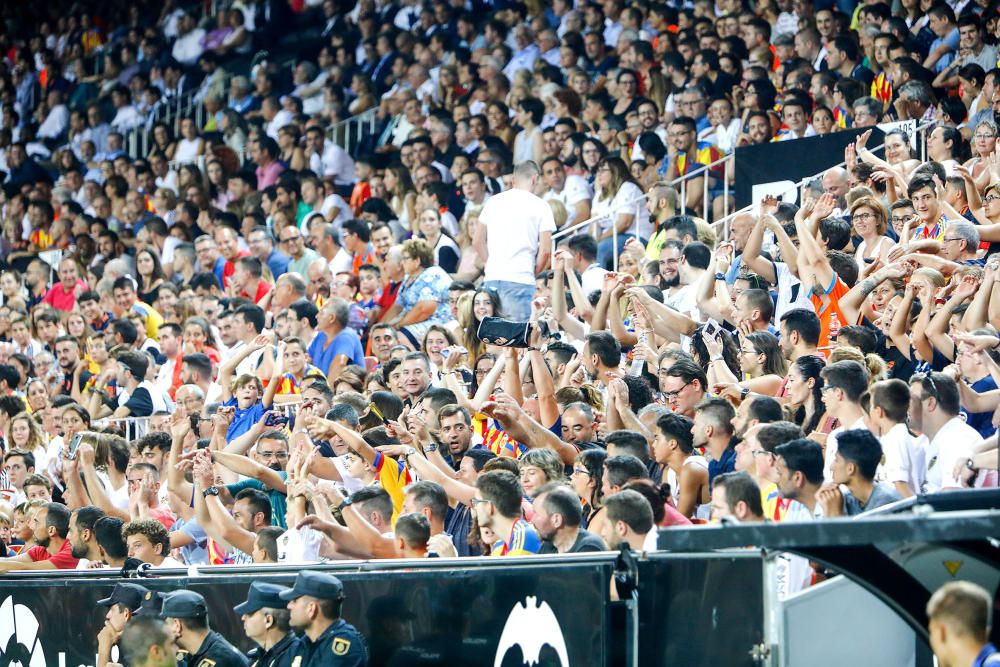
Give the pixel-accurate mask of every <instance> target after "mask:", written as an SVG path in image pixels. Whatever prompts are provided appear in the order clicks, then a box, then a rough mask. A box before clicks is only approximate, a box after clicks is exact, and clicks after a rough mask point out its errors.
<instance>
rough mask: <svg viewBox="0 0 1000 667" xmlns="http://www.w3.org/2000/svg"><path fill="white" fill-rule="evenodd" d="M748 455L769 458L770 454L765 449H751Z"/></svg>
mask: <svg viewBox="0 0 1000 667" xmlns="http://www.w3.org/2000/svg"><path fill="white" fill-rule="evenodd" d="M750 453H751V454H752V455H753V456H771V452H769V451H767V450H766V449H753V450H750Z"/></svg>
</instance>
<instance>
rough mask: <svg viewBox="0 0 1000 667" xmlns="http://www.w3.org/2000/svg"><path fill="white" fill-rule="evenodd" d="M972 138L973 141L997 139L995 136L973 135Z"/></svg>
mask: <svg viewBox="0 0 1000 667" xmlns="http://www.w3.org/2000/svg"><path fill="white" fill-rule="evenodd" d="M972 136H973V138H975V139H996V138H997V135H995V134H974V135H972Z"/></svg>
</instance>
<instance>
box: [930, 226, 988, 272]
mask: <svg viewBox="0 0 1000 667" xmlns="http://www.w3.org/2000/svg"><path fill="white" fill-rule="evenodd" d="M978 249H979V230H978V229H976V226H975V225H974V224H972V223H971V222H966V221H965V220H953V221H950V222H949V223H948V226H947V227H945V230H944V238H942V239H941V255H940V256H941V257H943V258H944V259H947V260H949V261H952V262H957V263H959V264H965V265H968V266H983V265H985V263H986V261H985V260H984V259H980V258H979V257H977V255H976V251H977V250H978Z"/></svg>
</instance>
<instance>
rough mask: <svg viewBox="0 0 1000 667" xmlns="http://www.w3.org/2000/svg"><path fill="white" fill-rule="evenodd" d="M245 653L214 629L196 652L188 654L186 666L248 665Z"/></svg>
mask: <svg viewBox="0 0 1000 667" xmlns="http://www.w3.org/2000/svg"><path fill="white" fill-rule="evenodd" d="M249 664H250V663H249V662H248V661H247V658H246V656H245V655H243V654H242V653H240V652H239V651H238V650H237V649H236V647H235V646H233V645H232V644H230V643H229V642H227V641H226V638H225V637H223V636H222V635H220V634H219V633H218V632H215V631H214V630H213V631H211V632H209V633H208V636H207V637H205V641H204V642H202V644H201V647H200V648H199V649H198V651H197V652H196V653H191V654H190V655H187V656H186V658H185V660H184V665H185V667H248V665H249Z"/></svg>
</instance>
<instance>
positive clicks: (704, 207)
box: [701, 170, 709, 222]
mask: <svg viewBox="0 0 1000 667" xmlns="http://www.w3.org/2000/svg"><path fill="white" fill-rule="evenodd" d="M708 180H709V174H708V171H707V170H706V171H705V175H704V176H702V178H701V184H702V191H703V192H702V196H701V219H702V220H704V221H705V222H708V220H709V217H708V205H709V197H708Z"/></svg>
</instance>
